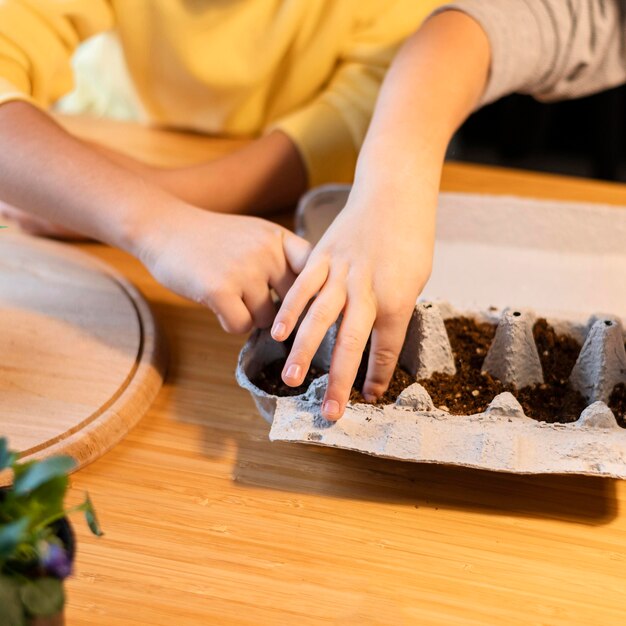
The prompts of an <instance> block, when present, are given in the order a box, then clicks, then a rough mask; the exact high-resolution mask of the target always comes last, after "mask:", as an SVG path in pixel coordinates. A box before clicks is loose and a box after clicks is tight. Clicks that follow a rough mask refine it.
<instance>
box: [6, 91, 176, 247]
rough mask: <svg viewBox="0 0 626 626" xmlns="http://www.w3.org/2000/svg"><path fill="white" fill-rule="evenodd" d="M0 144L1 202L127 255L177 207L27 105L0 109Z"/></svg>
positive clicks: (147, 184) (135, 176)
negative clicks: (165, 209)
mask: <svg viewBox="0 0 626 626" xmlns="http://www.w3.org/2000/svg"><path fill="white" fill-rule="evenodd" d="M0 141H1V142H2V144H3V145H4V146H7V147H8V148H9V149H6V148H5V149H4V150H1V151H0V199H2V200H3V201H5V202H8V203H10V204H13V205H15V206H19V207H25V208H28V210H29V212H32V213H33V214H35V215H38V216H40V217H43V218H46V219H49V220H51V221H52V222H57V223H60V224H62V225H64V226H66V227H68V228H71V229H73V230H76V231H78V232H81V233H83V234H85V235H88V236H90V237H93V238H95V239H99V240H101V241H104V242H106V243H109V244H111V245H115V246H118V247H121V248H123V249H126V250H128V251H131V252H135V247H136V245H137V243H138V239H139V235H140V234H141V229H142V228H143V226H144V225H145V224H148V223H149V222H150V221H151V220H158V219H159V217H158V212H159V210H162V208H163V207H165V206H168V205H172V206H173V205H175V204H176V202H178V201H177V200H176V199H174V198H173V197H172V196H170V195H169V194H167V193H166V192H165V191H163V190H161V189H159V188H158V187H156V186H154V185H152V184H150V183H149V182H147V181H146V180H144V179H142V178H140V177H139V176H137V175H135V174H133V173H132V172H129V171H128V170H126V169H125V168H123V167H121V166H120V165H118V164H116V163H114V162H113V161H111V160H110V159H109V158H107V157H105V156H103V155H102V154H100V153H98V152H97V151H96V150H93V149H92V148H90V147H89V146H88V145H86V144H84V143H82V142H81V141H79V140H77V139H75V138H73V137H72V136H71V135H69V134H68V133H66V132H65V131H64V130H63V129H61V128H60V127H59V126H58V125H57V124H56V123H55V122H54V121H53V120H52V119H50V118H49V117H48V116H47V115H45V114H44V113H42V112H40V111H39V110H37V109H36V108H35V107H33V106H31V105H29V104H26V103H23V102H9V103H7V104H4V105H2V106H0Z"/></svg>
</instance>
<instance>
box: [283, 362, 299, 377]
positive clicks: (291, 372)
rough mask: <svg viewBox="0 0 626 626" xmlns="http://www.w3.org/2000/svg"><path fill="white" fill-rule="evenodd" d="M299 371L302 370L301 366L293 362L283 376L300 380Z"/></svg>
mask: <svg viewBox="0 0 626 626" xmlns="http://www.w3.org/2000/svg"><path fill="white" fill-rule="evenodd" d="M300 372H302V368H301V367H300V366H299V365H297V364H296V363H293V364H291V365H290V366H289V367H288V368H287V371H286V372H285V378H292V379H294V380H300Z"/></svg>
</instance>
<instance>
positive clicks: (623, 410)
mask: <svg viewBox="0 0 626 626" xmlns="http://www.w3.org/2000/svg"><path fill="white" fill-rule="evenodd" d="M609 407H610V408H611V411H613V415H615V418H616V419H617V423H618V424H619V425H620V426H621V427H622V428H626V385H624V383H620V384H619V385H615V387H614V388H613V393H612V394H611V397H610V399H609Z"/></svg>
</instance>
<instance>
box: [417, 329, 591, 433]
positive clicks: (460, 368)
mask: <svg viewBox="0 0 626 626" xmlns="http://www.w3.org/2000/svg"><path fill="white" fill-rule="evenodd" d="M445 324H446V329H447V331H448V336H449V337H450V343H451V345H452V351H453V353H454V357H455V362H456V367H457V373H456V375H454V376H450V375H446V374H435V375H434V376H433V377H432V378H431V379H430V380H422V381H420V383H421V384H422V385H424V387H425V388H426V389H427V390H428V392H429V393H430V395H431V397H432V398H433V402H434V403H435V406H445V407H446V408H447V409H448V410H450V412H451V413H455V414H457V415H471V414H472V413H480V412H482V411H484V410H485V409H486V408H487V405H488V404H489V402H490V401H491V400H492V399H493V398H494V396H496V395H497V394H499V393H502V392H503V391H510V392H511V393H512V394H513V395H514V396H515V397H516V398H517V399H518V401H519V403H520V404H521V405H522V407H523V408H524V413H525V414H526V415H527V416H528V417H532V418H533V419H536V420H538V421H543V422H560V423H567V422H574V421H576V420H577V419H578V418H579V417H580V414H581V413H582V411H583V410H584V408H585V406H586V405H587V403H586V402H585V399H584V398H583V397H582V396H581V395H580V393H578V391H576V390H574V389H572V387H571V385H570V384H569V380H568V379H569V375H570V372H571V371H572V368H573V367H574V364H575V363H576V359H577V358H578V353H579V352H580V348H581V345H580V344H579V343H578V342H577V341H576V340H575V339H574V338H573V337H569V336H567V335H559V334H557V333H556V332H555V330H554V329H553V328H552V327H551V326H550V325H549V324H548V323H547V321H546V320H545V319H539V320H537V322H536V323H535V325H534V327H533V335H534V337H535V343H536V344H537V351H538V352H539V359H540V361H541V365H542V367H543V372H544V383H543V384H537V385H532V386H530V387H524V388H523V389H515V387H513V386H511V385H504V384H503V383H501V382H500V381H499V380H497V379H495V378H493V377H492V376H490V375H489V374H487V373H486V372H484V373H483V372H481V369H482V363H483V361H484V359H485V356H486V354H487V351H488V350H489V346H490V345H491V341H492V339H493V336H494V335H495V331H496V327H495V326H494V325H492V324H485V323H482V324H481V323H477V322H475V321H474V320H472V319H468V318H463V317H461V318H453V319H449V320H446V322H445Z"/></svg>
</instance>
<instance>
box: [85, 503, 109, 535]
mask: <svg viewBox="0 0 626 626" xmlns="http://www.w3.org/2000/svg"><path fill="white" fill-rule="evenodd" d="M80 509H81V510H82V511H84V512H85V519H86V520H87V525H88V526H89V529H90V530H91V532H92V533H93V534H94V535H96V537H102V535H104V533H103V532H102V528H100V522H98V516H97V515H96V510H95V509H94V506H93V502H92V501H91V498H90V497H89V494H88V493H86V494H85V501H84V502H83V503H82V504H81V505H80Z"/></svg>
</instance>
